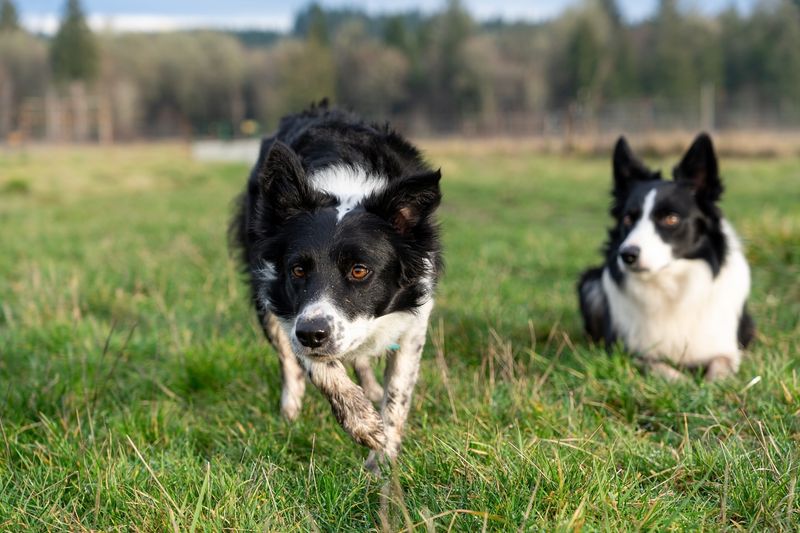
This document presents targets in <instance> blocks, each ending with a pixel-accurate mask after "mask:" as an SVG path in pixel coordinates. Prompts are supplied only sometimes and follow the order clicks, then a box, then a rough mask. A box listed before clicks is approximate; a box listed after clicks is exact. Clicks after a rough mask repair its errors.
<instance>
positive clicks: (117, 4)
mask: <svg viewBox="0 0 800 533" xmlns="http://www.w3.org/2000/svg"><path fill="white" fill-rule="evenodd" d="M463 1H464V4H465V5H466V6H467V8H468V9H469V11H470V12H471V13H472V15H473V16H474V17H476V18H477V19H479V20H487V19H493V18H498V17H499V18H502V19H505V20H507V21H513V20H527V21H540V20H546V19H548V18H553V17H555V16H557V15H558V14H560V13H561V12H563V11H564V10H565V9H567V8H569V6H570V5H574V4H576V3H578V1H579V0H505V1H494V2H487V1H485V0H483V1H481V0H463ZM617 1H618V3H619V5H620V7H621V9H622V12H623V14H624V15H625V17H626V18H627V19H628V20H632V21H638V20H642V19H644V18H647V17H648V16H649V15H650V14H651V13H652V12H653V11H654V10H655V7H656V5H657V3H658V0H617ZM756 1H757V0H683V3H684V4H686V5H688V6H690V7H691V8H694V9H697V10H699V11H703V12H710V13H714V12H717V11H720V10H722V9H724V8H726V7H728V6H729V5H735V6H737V7H738V8H739V9H740V10H743V11H747V10H748V9H750V8H752V5H753V4H754V3H755V2H756ZM65 3H66V0H15V4H16V5H17V8H18V10H19V11H20V14H21V18H22V21H23V24H24V25H25V26H26V27H28V28H29V29H30V30H33V31H37V32H43V33H52V32H54V31H55V29H56V27H57V25H58V20H59V16H60V14H61V11H62V9H63V6H64V4H65ZM309 3H310V0H279V1H275V0H266V1H265V0H224V1H218V0H161V1H159V0H82V5H83V7H84V10H85V11H86V13H87V14H88V15H89V23H90V25H91V26H92V27H93V28H94V29H96V30H103V29H112V30H118V31H157V30H172V29H182V28H198V27H213V28H226V29H262V30H276V31H288V30H289V29H291V26H292V22H293V20H294V15H295V13H296V12H297V11H298V10H300V9H302V8H303V7H305V6H306V5H308V4H309ZM319 3H320V4H322V5H323V6H326V7H353V8H358V9H364V10H366V11H368V12H370V13H391V12H397V11H408V10H411V9H419V10H421V11H423V12H433V11H436V10H438V9H440V8H441V6H442V5H443V4H444V1H443V0H392V1H391V2H388V1H379V0H322V1H321V2H319Z"/></svg>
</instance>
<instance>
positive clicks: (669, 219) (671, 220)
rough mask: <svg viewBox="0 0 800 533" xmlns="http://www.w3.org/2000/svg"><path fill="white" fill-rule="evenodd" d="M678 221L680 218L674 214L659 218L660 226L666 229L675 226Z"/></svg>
mask: <svg viewBox="0 0 800 533" xmlns="http://www.w3.org/2000/svg"><path fill="white" fill-rule="evenodd" d="M680 221H681V217H680V216H678V215H676V214H675V213H670V214H669V215H667V216H664V217H661V224H662V225H664V226H667V227H668V228H671V227H674V226H677V225H678V223H679V222H680Z"/></svg>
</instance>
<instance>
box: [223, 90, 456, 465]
mask: <svg viewBox="0 0 800 533" xmlns="http://www.w3.org/2000/svg"><path fill="white" fill-rule="evenodd" d="M440 177H441V175H440V172H439V171H438V170H433V169H431V168H430V167H429V166H428V165H427V164H426V163H425V161H424V160H423V158H422V156H421V154H420V152H419V151H418V150H417V149H416V148H415V147H413V146H412V145H411V144H410V143H409V142H408V141H406V140H405V139H404V138H403V137H401V136H400V135H399V134H397V133H396V132H394V131H393V130H391V129H390V128H389V126H388V125H387V126H379V125H376V124H369V123H366V122H364V121H362V120H361V119H359V118H358V117H356V116H355V115H353V114H351V113H349V112H345V111H343V110H339V109H336V108H329V107H328V105H327V102H326V101H323V102H322V103H320V104H319V105H313V106H311V108H310V109H308V110H306V111H303V112H301V113H298V114H294V115H289V116H286V117H285V118H283V119H282V120H281V122H280V125H279V127H278V131H277V133H276V134H275V135H274V136H273V137H270V138H267V139H264V140H263V141H262V144H261V150H260V154H259V157H258V161H257V162H256V164H255V167H254V168H253V170H252V172H251V174H250V177H249V180H248V182H247V188H246V190H245V191H244V193H243V194H242V195H241V197H240V198H239V204H238V212H237V214H236V216H235V218H234V222H233V225H232V228H231V229H232V236H233V240H234V244H236V245H238V248H239V249H240V251H241V257H242V260H243V263H244V267H245V271H246V274H247V276H248V277H249V281H250V285H251V289H252V297H253V302H254V304H255V309H256V313H257V315H258V319H259V322H260V324H261V325H262V327H263V329H264V332H265V334H266V337H267V339H268V340H269V341H270V342H271V343H272V344H273V346H275V348H276V350H277V352H278V356H279V358H280V364H281V373H282V379H283V391H282V394H281V412H282V414H283V415H284V416H285V417H286V418H287V419H289V420H293V419H295V418H296V417H297V416H298V414H299V412H300V408H301V402H302V397H303V392H304V389H305V377H306V376H308V378H309V379H310V381H311V382H312V383H313V384H314V385H315V386H316V387H317V388H319V390H320V391H321V392H322V394H323V395H324V396H325V397H326V398H327V399H328V401H329V402H330V405H331V410H332V411H333V414H334V416H335V417H336V419H337V420H338V421H339V423H340V424H341V426H342V427H343V428H344V430H345V431H346V432H347V433H348V434H349V435H350V436H352V438H353V439H354V440H355V441H356V442H357V443H359V444H362V445H365V446H367V447H369V448H370V449H371V452H370V454H369V457H368V459H367V463H366V466H367V467H368V468H369V469H370V470H373V471H374V470H376V469H378V468H379V464H380V463H382V462H384V461H385V460H389V461H391V460H393V459H394V458H395V457H396V456H397V454H398V452H399V450H400V441H401V437H402V432H403V426H404V424H405V421H406V417H407V416H408V411H409V407H410V403H411V394H412V391H413V388H414V385H415V383H416V381H417V374H418V372H419V364H420V357H421V355H422V349H423V346H424V344H425V337H426V332H427V328H428V318H429V315H430V313H431V309H432V308H433V294H434V289H435V287H436V283H437V279H438V276H439V273H440V272H441V269H442V260H441V248H440V242H439V230H438V225H437V223H436V220H435V218H434V215H435V210H436V208H437V206H438V205H439V202H440V200H441V193H440V189H439V180H440ZM383 355H386V358H387V359H386V369H385V372H384V385H383V388H382V387H381V385H379V384H378V382H377V380H376V378H375V375H374V373H373V370H372V367H371V364H370V362H371V359H372V358H375V357H380V356H383ZM345 363H350V364H352V365H353V366H354V367H355V371H356V375H357V377H358V380H359V382H360V384H361V386H359V385H356V384H355V383H354V382H353V381H352V380H351V379H350V378H349V377H348V374H347V369H346V368H345ZM372 401H374V402H378V401H380V402H381V412H380V414H379V413H378V412H377V411H376V409H375V408H374V407H373V405H372V403H371V402H372Z"/></svg>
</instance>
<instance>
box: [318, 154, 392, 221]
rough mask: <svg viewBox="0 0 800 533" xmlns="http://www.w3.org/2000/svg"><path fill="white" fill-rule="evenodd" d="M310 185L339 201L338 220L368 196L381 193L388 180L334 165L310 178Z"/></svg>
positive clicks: (344, 166)
mask: <svg viewBox="0 0 800 533" xmlns="http://www.w3.org/2000/svg"><path fill="white" fill-rule="evenodd" d="M309 183H310V184H311V186H312V187H313V188H315V189H317V190H318V191H323V192H326V193H328V194H330V195H332V196H335V197H336V198H337V199H338V200H339V205H338V206H337V208H336V210H337V211H338V220H342V218H344V216H345V215H346V214H347V213H349V212H350V211H352V210H353V208H355V207H356V206H357V205H358V204H359V203H360V202H361V201H363V200H364V198H366V197H367V196H370V195H371V194H374V193H376V192H380V191H381V190H383V189H384V188H385V187H386V184H387V183H388V180H387V179H386V178H384V177H381V176H374V175H370V174H368V173H367V172H366V171H365V170H364V169H363V168H360V167H355V166H350V165H334V166H331V167H327V168H324V169H322V170H320V171H318V172H315V173H314V174H312V175H311V176H309Z"/></svg>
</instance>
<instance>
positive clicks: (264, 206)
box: [257, 140, 318, 222]
mask: <svg viewBox="0 0 800 533" xmlns="http://www.w3.org/2000/svg"><path fill="white" fill-rule="evenodd" d="M257 179H258V189H259V190H258V194H259V206H260V207H261V212H262V213H264V214H265V215H267V216H269V218H270V221H272V222H281V221H283V220H285V219H286V218H288V217H290V216H292V215H294V214H296V213H297V212H299V211H304V210H310V209H313V208H314V207H315V206H317V205H318V198H316V196H318V195H316V194H314V193H313V192H312V191H310V190H309V187H308V185H307V184H306V179H305V171H304V170H303V165H302V163H301V162H300V158H299V157H298V156H297V154H296V153H294V151H293V150H292V149H291V148H290V147H289V146H287V145H286V144H284V143H282V142H281V141H277V140H276V141H275V142H273V143H272V146H271V147H270V148H269V152H268V153H267V154H266V156H265V157H264V158H263V159H262V161H261V164H260V166H259V168H258V172H257Z"/></svg>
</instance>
